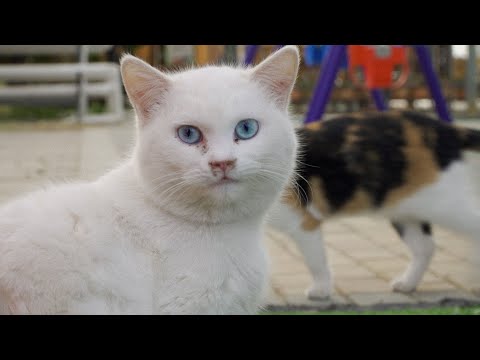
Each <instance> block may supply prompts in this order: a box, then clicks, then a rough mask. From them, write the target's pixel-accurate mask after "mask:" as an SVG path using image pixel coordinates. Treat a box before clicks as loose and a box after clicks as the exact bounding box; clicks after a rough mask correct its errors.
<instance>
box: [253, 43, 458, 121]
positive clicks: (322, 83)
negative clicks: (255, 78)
mask: <svg viewBox="0 0 480 360" xmlns="http://www.w3.org/2000/svg"><path fill="white" fill-rule="evenodd" d="M282 46H284V45H279V46H278V47H277V49H278V48H281V47H282ZM346 46H347V45H333V46H332V47H331V49H330V51H329V52H328V54H327V55H326V57H325V59H324V63H323V64H322V72H321V73H320V76H319V78H318V81H317V85H316V87H315V90H314V94H313V97H312V100H311V102H310V106H309V109H308V112H307V116H306V118H305V123H309V122H313V121H316V120H320V119H321V117H322V116H323V114H324V113H325V109H326V107H327V103H328V99H329V98H330V95H331V92H332V90H333V86H334V83H335V78H336V77H337V73H338V70H339V68H340V63H341V59H342V55H343V53H344V52H345V51H346ZM258 47H259V45H247V49H246V56H245V63H246V64H248V65H249V64H252V63H253V60H254V58H255V55H256V53H257V51H258ZM412 47H413V48H414V50H415V53H416V55H417V58H418V61H419V63H420V66H421V68H422V70H423V73H424V76H425V80H426V81H427V84H428V87H429V89H430V93H431V95H432V98H433V100H434V102H435V107H436V110H437V113H438V115H439V117H440V119H442V120H444V121H446V122H452V121H453V119H452V117H451V115H450V112H449V110H448V106H447V102H446V100H445V97H444V96H443V93H442V89H441V86H440V82H439V80H438V77H437V75H436V74H435V70H434V69H433V65H432V60H431V57H430V52H429V50H428V48H427V46H426V45H413V46H412ZM371 96H372V98H373V101H374V103H375V106H376V107H377V109H378V110H379V111H385V110H387V105H386V101H385V99H384V96H383V93H382V91H381V90H379V89H373V90H372V91H371Z"/></svg>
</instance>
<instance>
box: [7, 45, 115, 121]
mask: <svg viewBox="0 0 480 360" xmlns="http://www.w3.org/2000/svg"><path fill="white" fill-rule="evenodd" d="M112 47H113V45H0V55H4V56H5V55H22V56H23V55H77V56H78V62H76V63H56V64H38V63H36V64H1V65H0V81H8V82H9V83H8V84H7V85H6V86H2V87H0V103H8V104H17V105H18V104H21V105H43V104H59V105H60V104H61V105H76V106H77V112H78V119H79V121H82V122H87V123H98V122H114V121H118V120H121V119H122V118H123V115H124V110H123V102H124V97H123V89H122V81H121V77H120V69H119V66H118V64H116V63H111V62H95V63H91V62H89V61H88V58H89V55H90V54H92V53H96V54H102V53H105V52H107V51H109V50H110V49H111V48H112ZM19 83H20V84H19ZM89 98H99V99H105V102H106V106H107V111H106V112H105V113H104V114H95V115H94V114H88V99H89Z"/></svg>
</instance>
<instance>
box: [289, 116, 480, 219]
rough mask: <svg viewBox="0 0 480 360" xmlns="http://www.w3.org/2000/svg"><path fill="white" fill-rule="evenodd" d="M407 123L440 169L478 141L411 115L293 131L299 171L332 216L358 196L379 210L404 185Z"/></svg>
mask: <svg viewBox="0 0 480 360" xmlns="http://www.w3.org/2000/svg"><path fill="white" fill-rule="evenodd" d="M406 122H410V124H411V125H413V126H414V129H417V130H418V131H419V134H420V136H421V141H423V146H424V147H425V148H426V149H430V150H431V152H432V156H433V159H434V160H435V162H436V163H437V164H438V167H439V169H444V168H446V167H447V166H448V165H449V164H451V162H452V161H454V160H458V159H461V156H462V153H461V150H462V148H463V147H464V146H465V143H467V142H468V140H469V139H470V140H471V141H470V142H474V141H476V140H477V139H476V137H475V139H473V137H474V136H473V135H471V136H470V135H468V133H465V134H464V135H463V137H462V135H461V134H460V133H459V132H458V131H457V129H455V128H454V127H452V126H450V125H449V124H446V123H444V122H442V121H440V120H437V119H434V118H431V117H429V116H427V115H424V114H421V113H417V112H412V111H403V112H373V113H364V114H362V116H361V117H358V116H355V115H340V116H338V117H336V118H334V119H332V120H328V121H324V122H322V123H320V126H319V127H318V128H315V127H313V128H308V127H304V128H301V129H298V130H297V132H298V136H299V138H300V139H301V142H302V143H303V145H304V146H303V149H302V155H301V156H300V163H299V164H298V168H297V170H298V172H299V174H300V175H302V176H303V177H304V178H306V179H307V180H308V179H311V178H312V177H318V178H320V179H321V182H322V183H323V187H324V192H325V197H326V200H327V202H328V203H329V205H330V210H331V212H335V211H337V210H339V209H341V207H342V206H343V205H345V204H346V203H347V202H348V201H349V200H350V199H351V198H352V196H353V195H354V194H355V192H356V191H358V190H362V191H364V192H365V193H366V194H367V195H368V196H369V197H370V199H371V202H372V203H373V206H374V207H381V206H382V204H383V202H384V201H385V198H386V196H387V195H388V193H389V191H391V190H394V189H396V188H398V187H400V186H402V185H404V184H405V182H406V181H407V179H406V178H405V177H406V169H407V167H408V163H407V159H406V156H405V153H404V148H405V145H406V144H407V141H408V139H407V138H406V136H407V135H406V127H405V124H406ZM417 130H416V131H417ZM469 136H470V137H469ZM479 138H480V137H479ZM298 184H299V186H300V187H301V190H300V193H302V194H303V193H304V194H306V197H305V196H302V199H301V200H302V204H303V205H306V204H307V203H309V202H310V197H311V193H310V190H309V186H308V184H307V182H306V181H305V180H303V179H300V178H299V179H298Z"/></svg>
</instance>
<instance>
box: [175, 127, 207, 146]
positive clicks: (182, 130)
mask: <svg viewBox="0 0 480 360" xmlns="http://www.w3.org/2000/svg"><path fill="white" fill-rule="evenodd" d="M177 134H178V137H179V138H180V140H182V141H183V142H184V143H186V144H190V145H192V144H198V143H199V142H200V141H202V133H201V132H200V130H198V129H197V128H196V127H194V126H189V125H185V126H181V127H179V128H178V130H177Z"/></svg>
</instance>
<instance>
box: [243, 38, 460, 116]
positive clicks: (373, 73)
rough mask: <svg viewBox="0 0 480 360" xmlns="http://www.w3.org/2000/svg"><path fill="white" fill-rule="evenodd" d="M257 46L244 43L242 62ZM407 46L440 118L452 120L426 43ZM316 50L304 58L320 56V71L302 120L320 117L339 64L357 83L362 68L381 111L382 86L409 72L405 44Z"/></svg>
mask: <svg viewBox="0 0 480 360" xmlns="http://www.w3.org/2000/svg"><path fill="white" fill-rule="evenodd" d="M258 46H259V45H247V49H246V57H245V63H247V64H251V63H252V62H253V59H254V57H255V54H256V51H257V50H258ZM280 47H281V45H280ZM410 47H411V48H413V50H414V51H415V53H416V55H417V58H418V61H419V63H420V66H421V69H422V71H423V73H424V76H425V79H426V82H427V84H428V87H429V89H430V93H431V95H432V98H433V100H434V102H435V106H436V110H437V113H438V115H439V117H440V119H442V120H444V121H446V122H452V118H451V115H450V113H449V110H448V106H447V103H446V100H445V97H444V95H443V93H442V89H441V87H440V82H439V80H438V78H437V76H436V74H435V71H434V69H433V65H432V61H431V57H430V53H429V49H428V48H427V46H426V45H411V46H410ZM316 50H317V51H318V49H311V50H310V53H309V56H308V57H307V59H308V62H309V63H315V58H317V59H318V58H321V64H322V72H321V73H320V76H319V79H318V81H317V85H316V87H315V90H314V94H313V97H312V100H311V103H310V106H309V109H308V112H307V116H306V119H305V123H309V122H313V121H316V120H320V119H321V118H322V116H323V114H324V112H325V109H326V106H327V102H328V99H329V97H330V94H331V92H332V90H333V86H334V82H335V78H336V76H337V73H338V71H339V69H340V68H341V67H342V66H343V67H344V68H345V67H348V68H349V73H350V76H351V78H352V81H353V82H354V83H355V84H357V85H360V84H361V82H360V80H359V79H358V78H357V75H356V73H355V71H356V70H357V69H358V68H360V69H361V70H362V71H363V74H364V77H365V80H366V81H365V85H364V87H365V88H366V89H368V90H369V91H370V94H371V96H372V98H373V100H374V102H375V106H376V107H377V109H378V110H380V111H384V110H386V109H387V105H386V102H385V99H384V96H383V93H382V89H386V88H392V87H393V88H396V87H400V86H403V85H404V84H405V82H406V81H407V79H408V75H409V73H410V68H409V64H408V56H407V45H330V46H329V47H328V48H327V50H326V51H325V50H324V53H323V54H322V53H321V52H320V51H318V52H317V53H315V51H316ZM312 54H313V55H312ZM345 62H347V64H345ZM396 67H402V69H401V73H400V74H401V75H400V76H399V77H398V78H397V79H396V80H394V79H393V78H392V73H393V70H394V69H395V68H396ZM362 86H363V85H362Z"/></svg>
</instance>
